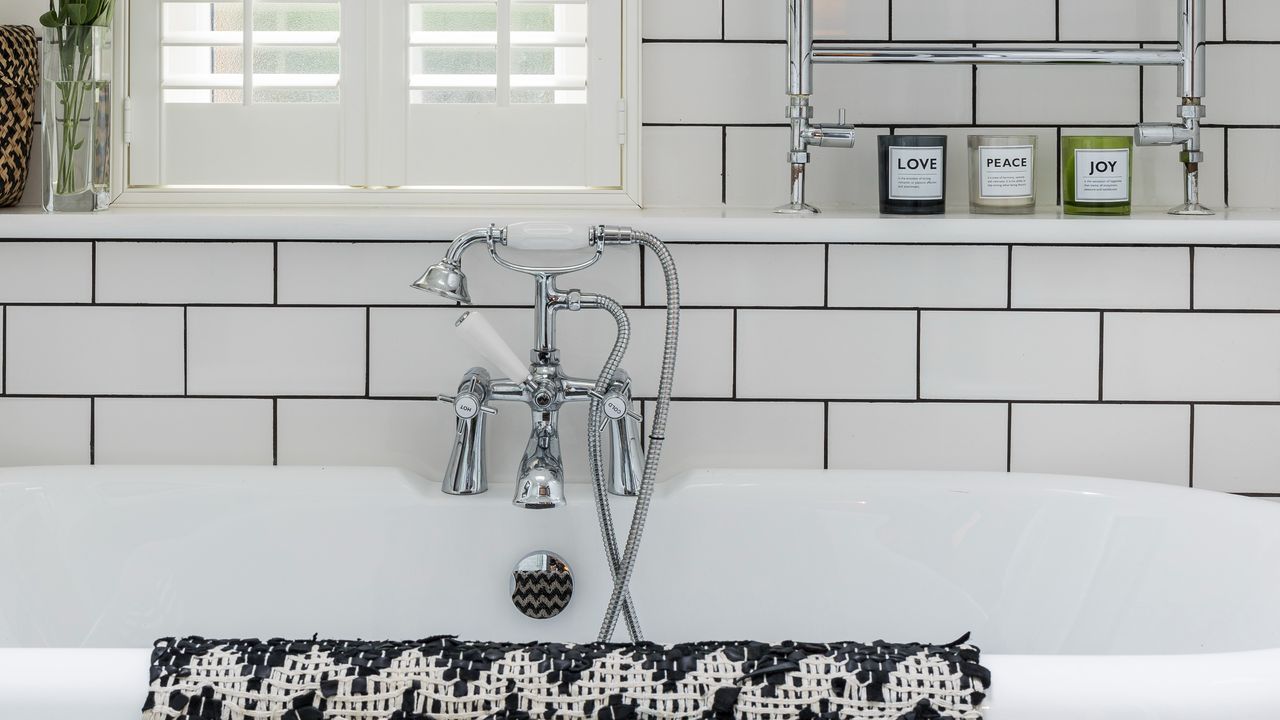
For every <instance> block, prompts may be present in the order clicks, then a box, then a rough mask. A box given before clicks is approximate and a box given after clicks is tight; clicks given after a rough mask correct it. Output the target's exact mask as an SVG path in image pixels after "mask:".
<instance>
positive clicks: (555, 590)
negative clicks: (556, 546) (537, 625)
mask: <svg viewBox="0 0 1280 720" xmlns="http://www.w3.org/2000/svg"><path fill="white" fill-rule="evenodd" d="M572 599H573V572H572V571H571V570H570V569H569V564H568V563H566V562H565V561H564V558H561V557H560V556H559V555H556V554H555V553H553V552H548V551H546V550H539V551H538V552H532V553H529V554H528V555H525V556H524V558H522V559H521V560H520V562H518V563H516V566H515V568H514V569H513V570H512V571H511V603H512V604H513V605H515V606H516V609H517V610H519V611H520V612H521V613H523V614H524V615H526V616H528V617H531V618H534V619H535V620H546V619H547V618H553V617H555V616H557V615H559V614H560V613H561V612H563V611H564V609H565V608H566V607H568V606H569V601H570V600H572Z"/></svg>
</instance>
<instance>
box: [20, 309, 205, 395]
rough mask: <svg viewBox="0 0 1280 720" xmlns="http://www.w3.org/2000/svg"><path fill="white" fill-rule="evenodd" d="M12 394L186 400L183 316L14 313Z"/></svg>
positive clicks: (173, 312) (174, 312) (159, 312)
mask: <svg viewBox="0 0 1280 720" xmlns="http://www.w3.org/2000/svg"><path fill="white" fill-rule="evenodd" d="M6 332H7V335H8V338H7V343H6V344H7V357H6V358H5V364H6V372H7V374H8V383H7V388H8V392H10V393H32V394H78V393H96V394H120V395H135V394H148V395H150V394H155V395H178V394H181V393H182V309H181V308H137V307H89V306H83V307H39V306H36V307H10V308H9V309H8V327H7V328H6Z"/></svg>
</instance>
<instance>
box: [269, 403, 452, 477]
mask: <svg viewBox="0 0 1280 720" xmlns="http://www.w3.org/2000/svg"><path fill="white" fill-rule="evenodd" d="M276 412H277V415H276V417H277V423H278V424H277V427H276V442H277V458H278V460H279V463H280V464H281V465H339V466H341V465H371V466H389V467H400V468H404V469H406V470H411V471H413V472H416V473H419V474H421V475H423V476H424V477H426V478H428V479H430V480H434V481H436V482H439V480H440V476H441V474H442V473H443V471H444V468H445V465H446V464H447V463H448V461H449V450H450V447H449V443H450V441H451V439H452V437H453V430H454V415H453V413H452V412H451V411H450V410H449V408H448V406H446V405H443V404H440V403H434V402H429V401H389V400H281V401H279V404H278V406H277V410H276ZM436 489H437V488H436V487H431V491H432V492H434V491H435V490H436Z"/></svg>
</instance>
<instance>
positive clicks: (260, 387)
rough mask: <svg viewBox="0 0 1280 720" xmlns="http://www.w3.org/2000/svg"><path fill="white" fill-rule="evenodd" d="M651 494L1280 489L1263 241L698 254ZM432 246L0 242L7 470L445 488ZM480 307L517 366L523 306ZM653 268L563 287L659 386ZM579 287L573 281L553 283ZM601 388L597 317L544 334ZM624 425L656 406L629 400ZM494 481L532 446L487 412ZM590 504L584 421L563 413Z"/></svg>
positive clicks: (769, 247)
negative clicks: (877, 477)
mask: <svg viewBox="0 0 1280 720" xmlns="http://www.w3.org/2000/svg"><path fill="white" fill-rule="evenodd" d="M672 239H673V240H674V241H675V242H674V243H673V250H674V253H675V256H676V259H677V261H678V264H679V267H680V271H681V283H682V286H683V288H684V303H685V307H686V309H685V311H684V316H683V326H682V328H683V333H682V338H681V349H680V363H679V370H678V379H677V382H676V395H677V396H678V400H677V402H676V403H675V405H674V409H673V412H672V420H671V426H670V430H669V432H668V438H669V442H668V444H667V448H668V454H667V455H666V458H665V460H666V461H665V465H664V473H663V474H664V476H669V475H670V474H673V473H675V472H677V471H680V470H684V469H688V468H693V467H705V466H745V467H806V468H820V467H831V468H900V469H912V468H917V469H931V468H946V469H972V470H996V471H1002V470H1014V471H1042V472H1059V473H1078V474H1092V475H1106V476H1116V477H1126V478H1137V479H1142V480H1150V481H1154V482H1164V483H1172V484H1178V485H1187V484H1194V485H1195V486H1197V487H1205V488H1213V489H1218V490H1227V491H1232V492H1245V493H1254V494H1272V495H1280V443H1276V442H1275V438H1276V437H1280V284H1278V283H1277V282H1276V281H1275V278H1277V277H1280V247H1272V248H1227V247H1204V246H1202V247H1195V248H1191V247H1168V246H1163V247H1119V246H1105V247H1101V246H1061V247H1058V246H1007V245H999V246H984V245H967V246H956V245H950V246H949V245H867V244H856V243H813V244H808V243H786V244H751V245H732V244H720V243H716V244H699V243H687V242H679V239H678V238H672ZM443 249H444V245H443V244H442V243H380V242H368V243H348V242H284V241H281V242H234V243H221V242H192V243H165V242H114V241H112V242H97V243H90V242H77V241H67V242H8V243H0V305H3V311H2V312H0V322H2V324H3V372H2V373H0V376H2V377H3V381H2V382H3V384H2V385H0V389H2V390H3V394H2V395H0V464H4V465H15V464H33V463H86V462H97V463H248V464H269V463H272V462H278V463H281V464H317V463H348V464H366V463H367V464H395V465H402V466H405V467H408V468H411V469H413V470H416V471H418V472H421V473H424V474H426V475H429V476H435V475H436V474H438V472H439V470H440V468H442V467H443V465H444V462H445V460H446V458H447V453H448V450H449V442H450V437H451V434H452V424H453V419H452V418H453V416H452V413H451V412H450V409H449V408H448V407H446V406H444V405H441V404H439V403H437V402H434V398H435V396H437V395H438V394H441V393H446V392H449V391H451V390H452V389H453V388H454V387H455V386H456V384H457V382H458V379H459V377H460V375H461V373H462V372H463V371H464V370H466V368H468V367H469V366H470V365H471V364H473V363H478V362H480V361H479V358H476V357H473V356H472V355H471V354H470V353H469V352H468V351H467V350H466V349H465V348H464V347H463V345H462V344H461V343H460V342H459V341H458V340H457V339H456V338H455V337H453V336H452V335H451V333H450V329H451V324H452V322H453V320H454V319H455V318H456V317H457V315H458V312H459V311H458V309H457V308H456V307H453V306H450V305H448V304H443V303H441V302H437V301H436V300H435V299H434V298H433V297H432V296H430V295H426V294H423V293H420V292H418V291H415V290H412V289H410V288H409V287H408V282H409V281H410V280H412V279H413V278H414V277H416V275H417V273H418V271H419V270H420V269H421V268H424V267H425V266H426V265H428V264H430V263H431V262H433V261H434V260H436V259H438V258H439V257H440V255H441V254H442V252H443ZM468 274H469V276H470V278H471V282H472V294H473V296H474V297H475V298H476V300H477V302H478V304H479V306H481V307H483V308H485V310H484V311H485V313H486V314H487V315H488V316H489V317H490V318H491V320H492V321H493V323H494V324H495V325H496V326H497V327H498V328H499V329H500V330H501V332H503V334H504V335H505V336H506V337H507V339H508V341H509V342H511V343H512V345H513V346H515V347H517V348H525V347H528V344H529V342H530V339H531V338H530V335H531V330H530V328H531V314H530V310H529V309H528V307H527V299H528V297H529V293H530V291H531V283H529V282H526V281H525V280H523V279H521V278H519V277H517V276H514V275H510V274H509V273H505V272H504V271H500V270H499V269H497V267H496V265H494V264H493V263H491V262H488V261H487V260H486V259H485V258H484V257H483V254H481V255H478V256H476V257H475V258H474V259H473V260H472V261H470V262H469V266H468ZM660 276H661V273H660V272H659V271H658V269H657V267H656V266H655V264H654V262H653V261H652V259H651V258H650V259H648V260H647V262H642V261H641V260H640V258H639V256H638V254H637V253H636V252H635V251H634V250H632V249H628V250H616V251H613V252H610V253H608V254H607V255H606V259H605V260H604V261H603V262H602V263H601V264H600V265H599V266H597V267H596V268H593V269H591V270H589V271H587V272H584V273H582V274H580V275H579V276H569V277H567V278H566V282H565V286H566V287H568V286H573V287H583V288H585V289H588V290H591V291H603V292H607V293H609V294H611V295H613V296H615V297H616V298H618V299H619V300H620V301H622V302H624V303H625V304H626V305H627V306H628V307H629V309H630V313H631V316H632V318H633V324H634V327H635V343H634V345H633V348H632V351H631V353H630V354H629V355H628V358H627V360H626V362H625V366H626V367H627V368H628V369H629V370H630V371H631V372H632V374H633V375H634V377H635V380H636V388H637V392H638V393H639V394H640V395H641V396H643V397H645V398H647V399H648V398H651V397H652V394H653V393H654V392H655V389H656V382H657V377H656V375H657V368H658V360H659V354H660V345H661V333H662V318H663V310H662V308H661V307H660V305H661V304H662V302H663V293H662V285H661V277H660ZM570 283H571V285H570ZM560 329H561V340H562V343H561V344H562V347H563V351H564V359H565V363H566V367H567V369H568V370H569V371H570V372H571V373H573V374H575V375H580V376H594V373H595V372H596V369H597V368H598V365H599V364H600V362H601V361H602V360H603V358H604V354H605V352H606V350H607V348H608V346H609V345H610V342H611V338H612V335H611V322H610V321H609V320H608V317H607V315H604V314H603V313H595V312H589V311H584V312H581V313H576V314H571V313H565V314H562V316H561V328H560ZM645 405H646V410H648V409H651V408H650V407H649V406H651V403H645ZM499 409H500V414H499V415H498V416H497V418H496V421H495V423H494V426H493V435H492V440H493V444H492V448H491V454H490V459H491V463H492V466H493V471H494V477H495V484H496V483H499V482H501V481H502V480H503V479H505V478H507V477H508V476H509V472H510V470H511V467H513V463H514V462H515V461H516V459H517V458H518V457H519V454H520V451H521V449H522V447H523V444H524V442H525V439H526V434H527V431H528V417H527V415H525V414H524V412H523V411H522V410H521V409H520V408H518V407H517V406H499ZM565 424H566V430H565V435H566V438H565V452H566V458H567V459H568V462H569V464H570V475H571V477H572V478H573V479H576V480H583V479H585V476H584V465H585V463H584V461H583V459H584V452H585V449H584V447H583V444H584V443H583V440H582V436H583V431H584V427H583V425H584V423H583V412H582V411H581V409H580V408H574V409H571V410H568V411H566V413H565Z"/></svg>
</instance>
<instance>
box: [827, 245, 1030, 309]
mask: <svg viewBox="0 0 1280 720" xmlns="http://www.w3.org/2000/svg"><path fill="white" fill-rule="evenodd" d="M1008 260H1009V251H1008V249H1007V248H1005V247H1003V246H994V245H987V246H984V245H832V246H831V259H830V273H831V278H830V283H831V286H830V287H831V289H830V299H829V302H830V304H831V305H832V306H833V307H838V306H846V307H972V308H978V307H1000V308H1002V307H1004V306H1005V304H1006V303H1007V301H1008V287H1009V286H1008V275H1007V274H1006V272H1007V270H1006V268H1007V265H1008Z"/></svg>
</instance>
